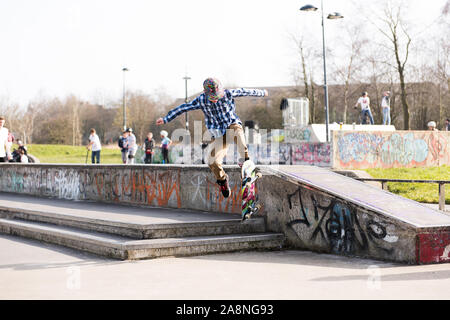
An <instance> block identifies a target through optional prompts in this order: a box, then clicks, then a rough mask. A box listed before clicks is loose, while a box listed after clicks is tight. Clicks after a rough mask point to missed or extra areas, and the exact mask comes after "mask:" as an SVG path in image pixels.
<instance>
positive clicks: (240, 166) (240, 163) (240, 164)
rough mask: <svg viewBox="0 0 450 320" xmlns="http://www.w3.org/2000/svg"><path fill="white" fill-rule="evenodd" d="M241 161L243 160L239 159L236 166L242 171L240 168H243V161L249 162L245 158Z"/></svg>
mask: <svg viewBox="0 0 450 320" xmlns="http://www.w3.org/2000/svg"><path fill="white" fill-rule="evenodd" d="M242 160H243V159H242V158H240V159H239V161H238V166H239V168H241V169H242V167H243V166H244V163H245V161H248V160H250V158H245V159H244V160H243V161H242Z"/></svg>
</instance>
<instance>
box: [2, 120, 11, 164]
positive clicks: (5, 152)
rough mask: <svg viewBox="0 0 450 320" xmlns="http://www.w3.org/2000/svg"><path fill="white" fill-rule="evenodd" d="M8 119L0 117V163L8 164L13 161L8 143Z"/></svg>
mask: <svg viewBox="0 0 450 320" xmlns="http://www.w3.org/2000/svg"><path fill="white" fill-rule="evenodd" d="M5 122H6V119H5V117H3V116H0V162H8V161H9V160H11V159H12V157H11V150H10V147H9V143H8V136H9V130H8V129H7V128H5Z"/></svg>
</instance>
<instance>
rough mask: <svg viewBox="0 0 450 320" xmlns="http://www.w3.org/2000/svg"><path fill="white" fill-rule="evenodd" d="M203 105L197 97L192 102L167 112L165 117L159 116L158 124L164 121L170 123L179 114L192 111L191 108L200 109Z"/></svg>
mask: <svg viewBox="0 0 450 320" xmlns="http://www.w3.org/2000/svg"><path fill="white" fill-rule="evenodd" d="M201 107H202V104H201V103H200V100H199V99H198V98H195V99H194V100H192V101H191V102H188V103H183V104H182V105H180V106H178V107H176V108H174V109H172V110H170V111H169V112H168V113H167V116H165V117H164V118H159V119H158V120H156V124H157V125H161V124H164V123H168V122H170V121H172V120H173V119H175V118H176V117H178V116H179V115H181V114H183V113H185V112H188V111H191V110H198V109H200V108H201Z"/></svg>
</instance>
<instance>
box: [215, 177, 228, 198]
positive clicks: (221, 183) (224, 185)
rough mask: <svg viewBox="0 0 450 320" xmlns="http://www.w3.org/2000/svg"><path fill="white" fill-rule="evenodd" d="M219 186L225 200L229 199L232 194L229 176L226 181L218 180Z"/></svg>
mask: <svg viewBox="0 0 450 320" xmlns="http://www.w3.org/2000/svg"><path fill="white" fill-rule="evenodd" d="M217 184H218V185H219V186H220V191H222V195H223V196H224V197H225V198H228V197H229V196H230V194H231V189H230V186H229V185H228V176H227V178H226V179H225V180H224V181H219V180H217Z"/></svg>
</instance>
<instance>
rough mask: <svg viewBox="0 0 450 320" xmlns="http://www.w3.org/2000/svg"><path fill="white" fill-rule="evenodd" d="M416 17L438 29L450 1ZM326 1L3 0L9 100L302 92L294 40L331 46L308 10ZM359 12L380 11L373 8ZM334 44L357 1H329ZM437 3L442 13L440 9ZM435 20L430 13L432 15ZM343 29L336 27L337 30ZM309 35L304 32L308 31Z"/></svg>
mask: <svg viewBox="0 0 450 320" xmlns="http://www.w3.org/2000/svg"><path fill="white" fill-rule="evenodd" d="M408 2H409V3H410V11H409V12H408V17H409V18H411V19H413V20H415V21H417V22H421V23H424V24H426V23H428V22H429V21H431V20H433V19H435V18H436V17H437V16H438V13H439V10H440V9H442V7H443V5H444V4H445V3H446V0H429V1H422V0H420V1H419V0H409V1H408ZM309 3H310V4H313V5H315V6H319V5H320V1H319V0H304V1H303V0H302V1H293V0H271V1H269V0H226V1H225V0H221V1H219V0H189V1H187V0H152V1H149V0H126V1H123V0H120V1H119V0H77V1H74V0H63V1H61V0H14V1H13V0H3V1H1V2H0V39H1V41H2V49H1V50H0V63H1V64H2V68H1V72H0V96H2V97H7V98H8V99H9V100H12V101H17V102H19V103H20V104H22V105H25V104H26V103H27V102H28V101H29V100H30V99H33V97H36V96H38V95H46V96H51V97H53V96H58V97H64V96H65V95H67V94H69V93H73V94H75V95H77V96H79V97H81V98H84V99H88V100H90V101H93V102H99V103H101V100H102V98H103V97H104V99H105V100H107V101H108V100H109V101H110V100H117V99H120V97H121V95H122V83H123V78H122V75H123V72H122V67H124V66H126V67H127V68H128V69H129V70H130V71H129V72H128V73H127V74H126V84H127V87H128V88H130V89H132V90H142V91H144V92H147V93H152V92H154V91H155V90H157V89H162V90H164V91H166V92H167V93H168V94H170V95H171V96H173V97H183V96H184V80H183V79H182V78H183V77H184V76H185V73H186V72H187V74H188V75H189V76H190V77H191V78H192V80H190V81H189V87H188V89H189V94H194V93H196V92H199V91H200V90H201V89H202V81H203V80H204V79H205V78H206V77H209V76H214V77H218V78H220V79H221V80H222V81H223V82H224V84H225V85H239V86H247V87H258V86H279V85H292V84H293V79H292V76H291V69H292V66H293V65H294V64H295V59H296V58H297V57H296V55H295V52H294V50H293V48H292V43H291V41H290V40H289V33H296V32H299V30H304V27H305V24H308V25H311V27H310V29H308V30H310V32H311V37H313V38H315V39H317V45H318V46H319V47H320V46H321V34H320V30H321V29H320V14H319V13H318V12H316V13H305V12H300V11H299V8H300V7H301V6H303V5H304V4H309ZM358 3H359V4H361V5H364V3H367V5H372V3H373V1H372V0H360V1H358ZM324 4H325V12H326V13H328V12H334V11H338V12H340V13H342V14H343V15H344V16H345V19H344V20H339V21H330V22H329V23H330V24H328V22H327V39H329V38H332V37H334V36H336V33H338V32H339V28H340V27H341V26H338V24H341V25H342V24H343V23H346V21H348V22H350V21H353V22H354V21H361V23H364V17H361V15H360V13H359V12H358V11H356V10H355V9H354V7H353V5H352V1H351V0H324ZM430 4H432V6H430ZM425 12H426V14H424V13H425ZM335 23H336V25H334V24H335ZM302 28H303V29H302Z"/></svg>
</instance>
